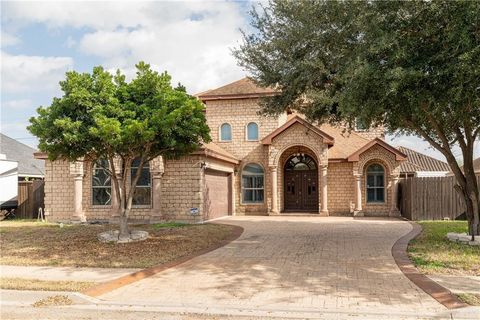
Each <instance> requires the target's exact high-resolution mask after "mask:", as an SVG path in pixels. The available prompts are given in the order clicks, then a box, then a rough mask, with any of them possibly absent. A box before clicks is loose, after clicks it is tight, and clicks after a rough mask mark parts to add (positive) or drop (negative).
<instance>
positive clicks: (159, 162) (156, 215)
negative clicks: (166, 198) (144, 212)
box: [150, 157, 165, 221]
mask: <svg viewBox="0 0 480 320" xmlns="http://www.w3.org/2000/svg"><path fill="white" fill-rule="evenodd" d="M150 172H151V174H152V213H151V220H155V221H157V220H161V219H162V212H161V210H160V209H161V207H162V202H161V199H162V177H163V173H164V172H165V169H164V164H163V158H162V157H157V158H155V159H153V160H152V161H150Z"/></svg>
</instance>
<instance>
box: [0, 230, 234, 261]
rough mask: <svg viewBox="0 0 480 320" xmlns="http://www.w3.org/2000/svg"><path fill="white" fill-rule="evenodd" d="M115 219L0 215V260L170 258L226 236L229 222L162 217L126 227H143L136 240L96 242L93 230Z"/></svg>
mask: <svg viewBox="0 0 480 320" xmlns="http://www.w3.org/2000/svg"><path fill="white" fill-rule="evenodd" d="M115 228H118V227H117V226H116V225H64V226H63V227H60V225H58V224H48V223H41V222H28V221H15V220H13V221H1V222H0V247H1V263H2V264H5V265H23V266H26V265H36V266H75V267H108V268H115V267H117V268H147V267H151V266H154V265H158V264H162V263H167V262H170V261H174V260H176V259H178V258H180V257H183V256H186V255H189V254H193V253H195V252H197V251H199V250H202V249H206V248H209V247H211V246H214V245H215V244H218V243H219V242H221V241H222V240H224V239H226V238H228V236H229V235H230V234H231V232H232V231H233V227H231V226H227V225H217V224H201V225H185V224H181V223H166V224H156V225H142V226H134V227H131V228H135V229H141V230H146V231H148V232H149V234H150V237H149V238H148V239H147V240H145V241H142V242H133V243H125V244H109V243H101V242H99V241H98V240H97V234H98V233H100V232H103V231H106V230H111V229H115Z"/></svg>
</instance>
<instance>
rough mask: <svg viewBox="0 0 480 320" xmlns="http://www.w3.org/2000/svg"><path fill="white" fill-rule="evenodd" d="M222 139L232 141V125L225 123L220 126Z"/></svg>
mask: <svg viewBox="0 0 480 320" xmlns="http://www.w3.org/2000/svg"><path fill="white" fill-rule="evenodd" d="M220 141H232V126H231V125H230V124H228V123H224V124H222V125H221V126H220Z"/></svg>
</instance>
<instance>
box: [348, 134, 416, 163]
mask: <svg viewBox="0 0 480 320" xmlns="http://www.w3.org/2000/svg"><path fill="white" fill-rule="evenodd" d="M375 145H379V146H380V147H382V148H384V149H385V150H387V151H389V152H391V153H393V154H394V155H395V160H397V161H405V160H407V155H406V154H404V153H403V152H401V151H400V150H398V149H396V148H394V147H392V146H391V145H389V144H388V143H386V142H385V141H383V140H382V139H379V138H375V139H373V140H371V141H370V142H368V143H367V144H366V145H364V146H363V147H361V148H360V149H358V150H357V151H355V152H354V153H352V154H351V155H350V156H348V158H347V160H348V161H351V162H352V161H359V160H360V155H361V154H362V153H364V152H365V151H367V150H368V149H370V148H371V147H373V146H375Z"/></svg>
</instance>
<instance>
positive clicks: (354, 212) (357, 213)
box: [353, 210, 365, 217]
mask: <svg viewBox="0 0 480 320" xmlns="http://www.w3.org/2000/svg"><path fill="white" fill-rule="evenodd" d="M353 216H354V217H365V213H364V212H363V211H361V210H355V211H353Z"/></svg>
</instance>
